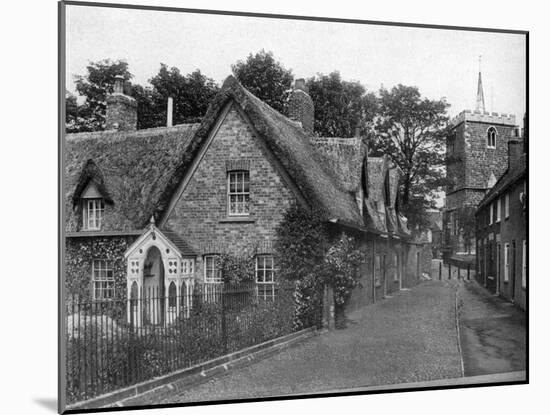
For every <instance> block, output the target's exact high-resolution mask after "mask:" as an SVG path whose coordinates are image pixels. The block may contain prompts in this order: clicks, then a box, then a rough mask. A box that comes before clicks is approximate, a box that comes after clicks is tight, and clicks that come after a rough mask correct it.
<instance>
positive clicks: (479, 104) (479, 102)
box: [476, 55, 485, 112]
mask: <svg viewBox="0 0 550 415" xmlns="http://www.w3.org/2000/svg"><path fill="white" fill-rule="evenodd" d="M476 111H480V112H485V98H484V97H483V85H482V83H481V55H480V56H479V74H478V78H477V99H476Z"/></svg>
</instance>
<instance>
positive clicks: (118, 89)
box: [114, 75, 124, 94]
mask: <svg viewBox="0 0 550 415" xmlns="http://www.w3.org/2000/svg"><path fill="white" fill-rule="evenodd" d="M114 93H115V94H123V93H124V77H123V76H122V75H116V76H115V87H114Z"/></svg>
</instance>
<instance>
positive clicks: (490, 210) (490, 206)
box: [489, 203, 494, 225]
mask: <svg viewBox="0 0 550 415" xmlns="http://www.w3.org/2000/svg"><path fill="white" fill-rule="evenodd" d="M493 208H494V207H493V204H492V203H491V204H490V205H489V225H492V224H493Z"/></svg>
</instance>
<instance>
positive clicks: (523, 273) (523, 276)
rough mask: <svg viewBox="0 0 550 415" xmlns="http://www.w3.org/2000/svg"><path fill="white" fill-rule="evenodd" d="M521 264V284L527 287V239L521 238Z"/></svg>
mask: <svg viewBox="0 0 550 415" xmlns="http://www.w3.org/2000/svg"><path fill="white" fill-rule="evenodd" d="M521 264H522V268H521V286H522V288H525V287H527V241H526V240H525V239H524V240H523V249H522V255H521Z"/></svg>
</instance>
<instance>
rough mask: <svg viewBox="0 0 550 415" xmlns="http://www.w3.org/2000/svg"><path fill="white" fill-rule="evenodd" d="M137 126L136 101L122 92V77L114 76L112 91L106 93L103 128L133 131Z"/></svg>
mask: <svg viewBox="0 0 550 415" xmlns="http://www.w3.org/2000/svg"><path fill="white" fill-rule="evenodd" d="M136 128H137V102H136V100H135V99H134V98H132V97H131V96H128V95H125V94H124V77H123V76H122V75H117V76H115V85H114V88H113V93H112V94H110V95H107V111H106V114H105V129H106V130H118V131H133V130H135V129H136Z"/></svg>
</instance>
